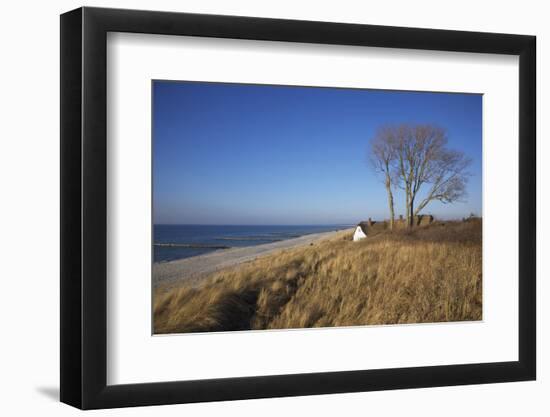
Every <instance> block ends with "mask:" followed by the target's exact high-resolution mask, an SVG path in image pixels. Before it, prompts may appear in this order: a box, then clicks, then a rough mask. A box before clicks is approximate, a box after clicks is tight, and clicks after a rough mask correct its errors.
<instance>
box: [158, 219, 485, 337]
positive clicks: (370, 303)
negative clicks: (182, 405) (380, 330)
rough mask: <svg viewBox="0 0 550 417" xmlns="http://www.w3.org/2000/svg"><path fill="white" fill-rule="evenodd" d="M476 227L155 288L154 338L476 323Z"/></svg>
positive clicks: (296, 254)
mask: <svg viewBox="0 0 550 417" xmlns="http://www.w3.org/2000/svg"><path fill="white" fill-rule="evenodd" d="M481 256H482V250H481V221H480V220H472V221H467V222H447V223H434V224H432V225H430V226H425V227H417V228H415V229H413V230H412V231H410V230H399V231H394V232H393V233H390V232H388V231H387V230H384V229H383V227H380V228H378V229H375V230H373V231H372V233H371V234H370V236H369V238H367V239H365V240H362V241H360V242H352V240H351V234H346V235H344V236H341V237H339V238H338V239H332V240H328V241H323V242H320V243H317V244H314V245H311V246H306V247H301V248H295V249H291V250H287V251H281V252H279V253H276V254H273V255H270V256H267V257H264V258H260V259H257V260H255V261H253V262H250V263H247V264H243V265H240V266H239V267H237V268H235V269H232V270H226V271H220V272H217V273H214V274H213V275H211V276H209V277H207V278H205V279H204V281H203V282H202V283H201V285H200V286H192V285H191V284H187V285H186V284H183V285H182V286H180V287H178V288H172V289H169V290H162V289H159V290H158V291H157V292H156V294H155V297H154V303H153V304H154V305H153V314H154V331H155V333H185V332H208V331H227V330H245V329H286V328H304V327H330V326H354V325H373V324H396V323H429V322H444V321H464V320H481V313H482V285H481V282H482V279H481V270H482V267H481V265H482V260H481Z"/></svg>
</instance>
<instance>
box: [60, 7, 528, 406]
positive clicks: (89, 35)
mask: <svg viewBox="0 0 550 417" xmlns="http://www.w3.org/2000/svg"><path fill="white" fill-rule="evenodd" d="M108 32H132V33H147V34H163V35H175V36H178V35H186V36H199V37H215V38H235V39H254V40H265V41H286V42H305V43H319V44H334V45H358V46H370V47H383V48H405V49H421V50H440V51H457V52H478V53H491V54H508V55H517V56H519V103H518V106H519V107H518V108H519V132H518V138H519V155H518V157H519V271H518V274H519V275H518V276H519V294H518V296H519V358H518V359H519V360H518V361H513V362H496V363H477V364H467V365H452V364H451V365H445V366H427V367H412V368H398V369H376V370H357V371H345V372H327V373H310V374H293V375H274V376H256V377H239V378H225V379H209V380H199V381H174V382H162V383H142V384H131V385H112V386H109V385H107V383H106V381H107V378H106V375H107V343H106V341H107V340H106V337H107V336H106V329H107V311H106V310H107V309H106V307H107V305H106V299H107V285H106V279H107V277H106V265H107V263H106V257H107V253H106V244H107V216H106V215H107V180H108V178H107V134H106V127H107V111H106V93H107V87H106V85H107V82H106V81H107V73H106V59H107V58H106V46H107V41H106V40H107V33H108ZM535 45H536V38H535V37H534V36H524V35H510V34H494V33H480V32H461V31H449V30H432V29H414V28H402V27H387V26H371V25H358V24H340V23H324V22H311V21H294V20H278V19H265V18H251V17H233V16H217V15H200V14H186V13H171V12H152V11H136V10H119V9H102V8H88V7H84V8H80V9H77V10H73V11H71V12H68V13H65V14H63V15H61V54H60V56H61V310H60V314H61V401H62V402H64V403H67V404H70V405H72V406H75V407H78V408H82V409H94V408H111V407H124V406H142V405H156V404H175V403H190V402H201V401H219V400H238V399H251V398H265V397H282V396H298V395H313V394H328V393H344V392H357V391H376V390H388V389H400V388H421V387H435V386H450V385H464V384H482V383H496V382H507V381H526V380H534V379H535V376H536V314H535V309H536V308H535V301H536V296H535V292H536V283H535V280H536V277H535V272H536V266H535V265H536V262H535V261H536V259H535V257H536V252H535V248H536V157H535V156H536V145H535V134H536V130H535V129H536V128H535V124H536V120H535V107H536V92H535V87H536V81H535V79H536V77H535V75H536V73H535V67H536V65H535V62H536V55H535V54H536V47H535Z"/></svg>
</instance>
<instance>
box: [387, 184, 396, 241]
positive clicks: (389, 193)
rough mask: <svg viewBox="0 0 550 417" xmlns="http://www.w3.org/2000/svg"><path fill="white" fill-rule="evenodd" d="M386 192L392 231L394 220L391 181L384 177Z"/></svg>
mask: <svg viewBox="0 0 550 417" xmlns="http://www.w3.org/2000/svg"><path fill="white" fill-rule="evenodd" d="M386 191H387V193H388V206H389V209H390V230H393V222H394V219H395V213H394V211H393V193H392V191H391V180H390V178H389V176H386Z"/></svg>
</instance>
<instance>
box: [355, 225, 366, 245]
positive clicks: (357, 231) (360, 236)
mask: <svg viewBox="0 0 550 417" xmlns="http://www.w3.org/2000/svg"><path fill="white" fill-rule="evenodd" d="M366 237H367V235H366V234H365V232H363V229H361V226H357V227H356V228H355V233H354V234H353V241H354V242H357V241H358V240H361V239H364V238H366Z"/></svg>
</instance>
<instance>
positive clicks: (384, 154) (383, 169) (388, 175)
mask: <svg viewBox="0 0 550 417" xmlns="http://www.w3.org/2000/svg"><path fill="white" fill-rule="evenodd" d="M396 152H397V136H396V132H395V129H394V128H393V127H391V126H384V127H381V128H379V129H378V130H377V132H376V135H375V136H374V138H373V139H372V141H371V158H370V160H371V164H372V166H373V168H374V170H375V171H376V172H377V173H379V174H380V175H381V177H382V180H383V182H384V186H385V187H386V193H387V194H388V208H389V210H390V230H393V224H394V219H395V212H394V204H393V192H392V186H393V184H392V175H393V172H394V170H395V161H396V155H397V153H396Z"/></svg>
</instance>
